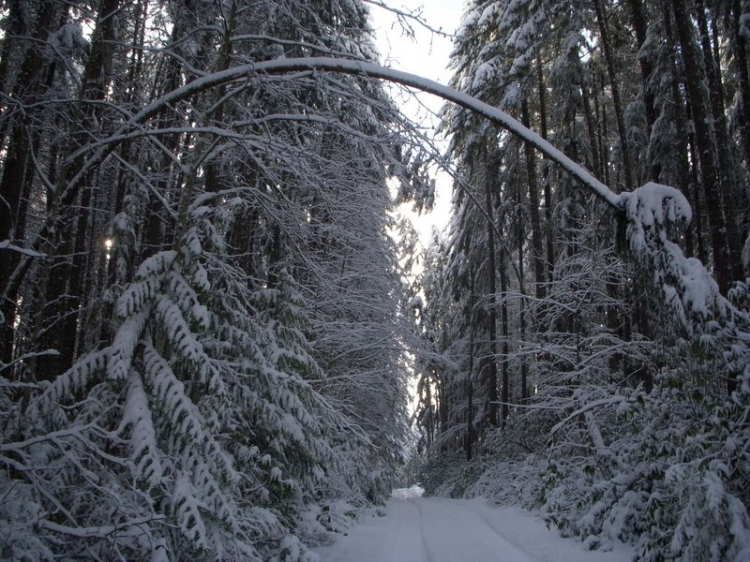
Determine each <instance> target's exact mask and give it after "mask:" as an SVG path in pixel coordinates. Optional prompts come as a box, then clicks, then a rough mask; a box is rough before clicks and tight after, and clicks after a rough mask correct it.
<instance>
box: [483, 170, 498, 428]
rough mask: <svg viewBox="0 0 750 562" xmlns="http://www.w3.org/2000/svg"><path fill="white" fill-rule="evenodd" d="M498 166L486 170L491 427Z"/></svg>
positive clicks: (493, 420)
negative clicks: (495, 176)
mask: <svg viewBox="0 0 750 562" xmlns="http://www.w3.org/2000/svg"><path fill="white" fill-rule="evenodd" d="M496 170H497V167H496V166H494V165H491V166H489V169H488V170H485V172H484V173H485V175H486V177H485V178H484V193H485V204H486V208H487V279H488V286H487V292H488V303H487V307H488V310H487V312H488V318H487V322H488V326H487V328H488V331H489V336H490V363H489V369H488V374H487V399H488V401H489V408H488V409H487V423H488V424H489V426H490V427H497V424H498V420H497V401H498V396H497V307H496V298H495V293H496V291H497V288H496V286H495V272H496V271H497V269H496V267H495V229H494V224H493V223H492V221H493V220H494V219H493V218H492V217H494V216H495V213H494V210H493V207H492V187H493V186H494V182H493V181H492V180H491V177H493V174H494V172H495V171H496Z"/></svg>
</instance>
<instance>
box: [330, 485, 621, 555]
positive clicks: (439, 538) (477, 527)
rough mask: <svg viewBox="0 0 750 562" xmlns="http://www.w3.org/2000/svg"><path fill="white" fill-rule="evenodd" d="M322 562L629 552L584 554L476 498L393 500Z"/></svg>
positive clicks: (522, 516)
mask: <svg viewBox="0 0 750 562" xmlns="http://www.w3.org/2000/svg"><path fill="white" fill-rule="evenodd" d="M317 552H318V553H319V554H320V558H321V561H322V562H475V561H476V562H626V561H628V560H630V559H631V558H630V556H631V555H632V553H630V552H628V551H627V549H624V548H623V549H621V550H617V551H615V552H600V551H594V552H591V551H586V550H584V549H583V547H582V546H581V544H580V543H579V542H577V541H574V540H571V539H563V538H561V537H560V536H559V535H558V533H557V532H555V531H550V530H548V529H547V528H546V527H545V526H544V524H543V523H542V522H541V521H539V520H537V519H535V518H533V517H532V516H530V515H529V514H528V513H527V512H524V511H522V510H519V509H512V508H504V509H495V508H493V507H490V506H489V505H487V504H485V503H484V502H482V501H479V500H455V499H447V498H409V499H393V500H391V501H390V503H389V504H388V512H387V514H386V516H385V517H372V518H369V519H367V520H365V521H364V522H363V523H361V524H360V525H358V526H356V527H354V528H353V529H352V530H351V532H350V533H349V535H348V536H346V537H343V538H342V539H341V540H340V541H339V542H338V543H336V544H335V545H333V546H332V547H328V548H325V549H323V548H321V549H319V550H318V551H317Z"/></svg>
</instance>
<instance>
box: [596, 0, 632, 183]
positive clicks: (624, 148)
mask: <svg viewBox="0 0 750 562" xmlns="http://www.w3.org/2000/svg"><path fill="white" fill-rule="evenodd" d="M594 8H595V9H596V19H597V21H598V22H599V32H600V34H601V39H602V47H603V48H604V58H605V61H606V63H607V74H608V75H609V82H610V86H611V87H612V104H613V105H614V109H615V119H616V121H617V131H618V133H619V135H620V152H621V153H622V169H623V173H624V175H625V188H626V189H628V190H631V189H633V185H634V184H633V169H632V166H631V163H630V150H629V148H628V134H627V130H626V129H625V118H624V116H623V111H622V103H621V102H620V87H619V82H618V80H617V72H616V69H615V60H614V53H613V52H612V46H611V45H610V41H609V32H608V30H607V20H606V19H605V17H604V11H603V10H602V5H601V0H594Z"/></svg>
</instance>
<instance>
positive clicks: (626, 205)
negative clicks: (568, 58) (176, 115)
mask: <svg viewBox="0 0 750 562" xmlns="http://www.w3.org/2000/svg"><path fill="white" fill-rule="evenodd" d="M315 72H334V73H343V74H350V75H356V76H362V77H370V78H376V79H380V80H386V81H389V82H393V83H397V84H401V85H404V86H408V87H411V88H416V89H418V90H421V91H423V92H426V93H429V94H433V95H436V96H439V97H441V98H443V99H445V100H447V101H450V102H453V103H455V104H458V105H460V106H462V107H464V108H466V109H468V110H470V111H473V112H476V113H477V114H479V115H482V116H483V117H485V118H486V119H488V120H489V121H491V122H493V123H495V124H496V125H498V126H500V127H501V128H503V129H505V130H506V131H508V132H509V133H511V134H513V135H516V136H518V137H520V138H522V139H523V140H524V142H526V143H528V144H530V145H531V146H533V147H534V148H536V149H537V150H539V151H540V152H542V153H543V154H544V155H545V156H547V157H548V158H550V159H551V160H552V161H554V162H555V163H557V164H558V165H560V166H561V167H562V168H563V169H565V170H566V171H567V172H568V173H570V174H571V175H572V176H573V177H575V178H577V179H578V180H579V181H580V182H581V185H582V186H583V188H585V189H587V190H589V191H590V192H591V193H593V194H594V195H596V196H597V197H598V198H599V199H601V200H602V201H604V202H605V203H606V204H607V205H608V206H609V207H611V208H612V209H613V210H614V211H615V213H616V214H617V216H618V220H623V221H626V223H627V237H628V246H629V250H630V251H631V252H632V254H633V255H634V256H635V257H636V258H637V259H638V260H640V261H643V262H645V263H647V264H648V266H649V267H651V268H653V270H654V272H655V277H654V279H655V283H656V285H657V286H658V289H659V290H660V291H661V292H662V293H663V295H664V298H665V299H666V300H667V301H668V304H669V305H670V307H672V308H673V309H674V311H675V314H676V316H677V318H678V320H679V321H680V322H681V323H682V324H683V325H684V327H685V328H686V330H687V331H688V333H689V334H691V335H692V336H693V337H695V338H701V337H702V336H704V335H706V331H707V330H708V329H709V328H707V326H711V328H710V330H711V334H712V335H713V336H717V335H719V336H722V337H719V338H718V340H717V341H720V342H723V343H721V344H720V348H721V349H724V350H728V349H729V348H730V342H731V341H732V339H733V338H735V337H737V333H738V331H739V332H742V333H746V332H747V331H748V330H747V326H748V315H747V313H746V312H745V311H741V310H738V309H737V308H736V307H735V306H734V305H733V304H732V303H731V302H730V301H729V300H727V298H726V296H725V295H722V294H721V292H720V291H719V287H718V285H717V284H716V281H715V280H714V278H713V276H712V275H711V274H710V273H709V272H708V271H707V270H706V268H705V267H704V266H703V264H702V263H701V262H700V261H698V260H696V259H694V258H686V257H685V255H684V254H683V252H682V250H681V249H680V247H679V246H678V245H677V244H675V243H674V242H672V241H670V240H669V239H668V236H667V230H668V228H669V226H670V225H674V224H679V223H687V222H689V221H690V220H691V218H692V212H691V209H690V206H689V204H688V202H687V200H686V199H685V197H684V196H683V195H682V193H680V191H678V190H677V189H675V188H672V187H667V186H663V185H658V184H655V183H648V184H646V185H644V186H642V187H640V188H638V189H635V190H634V191H632V192H623V193H620V194H615V193H614V192H613V191H612V190H611V189H609V188H608V187H607V186H606V185H605V184H604V183H602V182H601V181H599V180H598V179H597V178H595V177H594V176H593V175H592V174H591V173H590V172H589V171H588V170H587V169H585V168H584V167H583V166H581V165H579V164H577V163H576V162H574V161H573V160H571V159H570V158H569V157H567V156H566V155H565V154H563V153H562V152H561V151H559V150H558V149H556V148H555V147H554V146H553V145H552V144H550V143H549V142H548V141H546V140H545V139H543V138H542V137H541V136H539V135H538V134H536V133H535V132H533V131H531V130H530V129H528V128H527V127H525V126H524V125H522V124H521V123H520V122H518V121H517V120H515V119H514V118H512V117H511V116H510V115H508V114H507V113H505V112H504V111H501V110H500V109H498V108H496V107H492V106H491V105H489V104H487V103H484V102H482V101H480V100H478V99H476V98H474V97H472V96H470V95H467V94H465V93H462V92H460V91H457V90H455V89H453V88H450V87H447V86H444V85H442V84H439V83H438V82H435V81H433V80H429V79H426V78H422V77H420V76H417V75H414V74H410V73H407V72H402V71H398V70H394V69H391V68H386V67H383V66H380V65H377V64H373V63H368V62H362V61H356V60H346V59H335V58H327V57H313V58H290V59H275V60H270V61H264V62H259V63H253V64H248V65H241V66H236V67H232V68H229V69H227V70H224V71H220V72H215V73H212V74H209V75H206V76H203V77H200V78H198V79H195V80H193V81H192V82H189V83H188V84H186V85H184V86H182V87H180V88H177V89H175V90H173V91H171V92H169V93H167V94H166V95H164V96H162V97H161V98H159V99H157V100H155V101H154V102H152V103H150V104H148V105H146V106H145V107H143V108H142V109H141V110H140V111H139V112H138V113H136V114H135V115H133V116H132V117H130V118H129V119H128V120H127V121H125V123H123V125H122V126H121V127H120V128H119V130H118V131H117V132H116V133H115V134H113V135H111V136H109V137H107V138H104V139H102V140H99V141H97V142H94V143H90V144H88V145H86V146H84V147H82V148H81V149H80V150H79V151H77V152H76V153H75V154H73V155H71V157H70V158H69V159H68V162H67V165H68V166H73V165H76V164H78V165H80V162H81V160H82V157H85V156H86V155H87V154H88V158H85V160H84V163H83V165H82V166H80V167H79V168H78V169H76V170H67V171H66V173H61V174H60V176H59V177H60V179H61V182H63V184H62V185H58V186H57V189H56V190H55V194H56V196H55V199H54V201H52V202H51V205H52V206H53V207H56V208H58V209H59V208H64V207H65V206H67V205H71V204H72V203H73V202H74V201H75V200H76V196H77V192H78V190H79V187H80V185H81V183H82V180H83V178H85V177H86V174H87V173H88V172H89V171H90V170H91V169H92V168H93V167H95V166H97V165H98V164H99V163H101V162H102V161H103V160H104V159H105V158H106V157H107V156H108V155H109V154H110V153H111V152H112V151H113V150H114V149H115V148H116V147H117V146H118V145H119V144H120V143H122V142H123V141H125V140H126V139H129V138H133V137H138V136H143V135H154V134H159V131H158V130H157V131H153V130H147V129H143V128H142V127H141V126H142V125H143V124H144V123H146V122H148V121H149V120H150V119H151V118H153V117H155V116H156V115H157V114H159V112H161V111H162V110H163V109H164V108H165V107H168V106H170V105H173V104H175V103H177V102H179V101H181V100H184V99H186V98H189V97H191V96H194V95H196V94H198V93H201V92H204V91H206V90H209V89H212V88H218V87H223V86H227V85H230V84H241V83H243V82H245V83H247V84H248V87H252V81H253V79H254V78H257V77H259V76H263V75H289V79H290V80H294V79H297V78H299V77H300V73H302V74H303V75H305V76H307V75H309V74H312V73H315ZM292 73H294V74H292ZM51 216H52V217H55V216H57V214H56V213H51ZM54 220H55V219H54V218H52V219H50V222H48V223H47V224H45V225H44V226H43V228H42V230H41V232H40V235H39V236H38V237H37V238H36V242H35V243H34V245H33V246H32V248H31V249H29V250H26V251H25V254H24V256H23V258H22V260H21V262H20V264H19V266H18V267H17V268H16V271H15V272H14V273H13V275H12V276H11V277H10V279H9V280H8V282H7V283H6V286H5V289H4V297H5V298H6V299H10V300H11V301H15V299H14V295H15V293H16V291H17V289H18V287H19V285H20V283H21V281H22V279H23V277H24V274H25V272H26V270H27V268H28V266H29V263H30V261H31V260H32V259H33V258H34V257H35V256H39V255H40V252H41V253H42V254H43V253H44V252H45V250H46V248H45V247H44V246H43V244H44V240H46V239H47V238H48V236H47V235H48V234H49V232H51V231H54V229H55V228H56V226H57V225H55V224H54ZM739 355H741V356H742V357H739V356H738V351H737V348H736V346H735V347H734V348H733V350H732V351H731V352H729V355H728V359H729V370H730V376H729V391H730V392H731V391H733V390H734V389H735V388H736V385H737V381H738V377H739V376H740V374H741V373H743V371H744V370H745V368H746V366H747V365H748V363H750V360H748V359H747V356H749V355H750V353H748V352H747V351H743V352H742V353H740V354H739Z"/></svg>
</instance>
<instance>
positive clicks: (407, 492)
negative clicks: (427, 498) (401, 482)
mask: <svg viewBox="0 0 750 562" xmlns="http://www.w3.org/2000/svg"><path fill="white" fill-rule="evenodd" d="M422 494H424V488H420V487H419V484H414V485H413V486H412V487H411V488H396V489H395V490H393V492H391V496H392V497H394V498H396V499H397V500H408V499H409V498H421V497H422Z"/></svg>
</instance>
